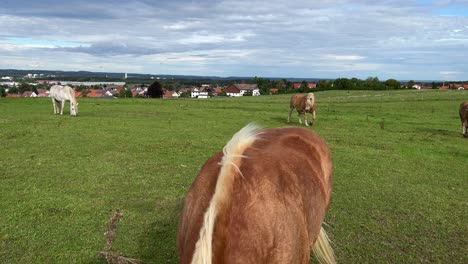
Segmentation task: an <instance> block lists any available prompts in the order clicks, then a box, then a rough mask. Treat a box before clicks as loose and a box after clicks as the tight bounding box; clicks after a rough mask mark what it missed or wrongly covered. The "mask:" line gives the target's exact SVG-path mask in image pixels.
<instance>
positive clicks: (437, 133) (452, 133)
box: [415, 128, 463, 137]
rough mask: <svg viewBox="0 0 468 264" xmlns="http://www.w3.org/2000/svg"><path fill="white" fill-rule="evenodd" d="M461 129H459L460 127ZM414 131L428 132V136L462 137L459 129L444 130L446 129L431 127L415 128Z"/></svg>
mask: <svg viewBox="0 0 468 264" xmlns="http://www.w3.org/2000/svg"><path fill="white" fill-rule="evenodd" d="M460 130H461V129H460ZM415 131H417V132H423V133H430V136H449V137H463V136H462V134H461V131H454V130H446V129H433V128H429V129H428V128H416V129H415Z"/></svg>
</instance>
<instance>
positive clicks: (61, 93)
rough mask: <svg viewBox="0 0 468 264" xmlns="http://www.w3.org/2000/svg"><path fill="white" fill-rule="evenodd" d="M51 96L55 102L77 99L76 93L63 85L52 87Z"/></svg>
mask: <svg viewBox="0 0 468 264" xmlns="http://www.w3.org/2000/svg"><path fill="white" fill-rule="evenodd" d="M50 96H51V97H53V98H54V99H55V100H58V101H63V100H68V101H70V100H72V99H74V98H75V92H74V91H73V89H72V88H71V87H70V86H67V85H65V86H62V85H58V84H56V85H53V86H52V87H50Z"/></svg>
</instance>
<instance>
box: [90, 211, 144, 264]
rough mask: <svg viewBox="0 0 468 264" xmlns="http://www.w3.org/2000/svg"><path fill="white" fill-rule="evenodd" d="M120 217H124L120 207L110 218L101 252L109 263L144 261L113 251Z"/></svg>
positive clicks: (135, 263)
mask: <svg viewBox="0 0 468 264" xmlns="http://www.w3.org/2000/svg"><path fill="white" fill-rule="evenodd" d="M120 218H122V214H121V213H120V210H119V209H116V210H115V213H114V216H112V218H111V219H110V220H109V223H108V224H107V231H106V233H105V236H106V243H105V245H104V251H101V252H99V254H101V255H102V256H104V257H105V258H106V261H107V263H108V264H140V263H143V261H141V260H139V259H132V258H127V257H124V256H122V255H120V254H119V253H117V252H112V250H111V249H112V242H113V241H114V237H115V232H116V230H117V223H118V222H119V220H120Z"/></svg>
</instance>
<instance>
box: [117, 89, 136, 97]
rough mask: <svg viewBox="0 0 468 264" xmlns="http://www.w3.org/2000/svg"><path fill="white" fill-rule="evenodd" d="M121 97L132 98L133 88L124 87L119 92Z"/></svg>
mask: <svg viewBox="0 0 468 264" xmlns="http://www.w3.org/2000/svg"><path fill="white" fill-rule="evenodd" d="M117 96H118V97H119V98H132V97H133V95H132V90H130V89H125V88H124V89H122V90H120V92H119V93H118V94H117Z"/></svg>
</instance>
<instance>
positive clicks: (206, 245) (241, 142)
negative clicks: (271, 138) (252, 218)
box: [191, 124, 260, 264]
mask: <svg viewBox="0 0 468 264" xmlns="http://www.w3.org/2000/svg"><path fill="white" fill-rule="evenodd" d="M259 130H260V127H259V126H257V125H255V124H249V125H247V126H245V127H244V128H242V129H241V130H240V131H239V132H237V133H236V134H235V135H234V136H233V137H232V138H231V140H230V141H229V142H228V143H227V144H226V146H225V147H224V148H223V153H224V155H223V158H222V159H221V161H220V162H219V164H220V165H221V169H220V171H219V175H218V180H217V182H216V187H215V192H214V194H213V197H212V198H211V201H210V205H209V206H208V210H207V211H206V212H205V215H204V217H203V224H202V227H201V229H200V238H199V239H198V241H197V243H196V245H195V250H194V254H193V258H192V262H191V263H192V264H211V262H212V240H213V229H214V225H215V222H216V216H217V215H218V214H219V213H220V212H222V211H223V210H224V209H225V208H226V205H227V204H228V203H229V201H230V198H231V193H232V187H233V183H234V180H235V177H236V175H237V174H241V175H242V172H241V171H240V170H239V166H240V163H241V159H242V158H244V157H245V156H244V155H243V153H244V151H245V150H246V149H247V148H248V147H250V146H251V145H252V144H253V142H254V141H255V140H256V139H257V138H258V135H259Z"/></svg>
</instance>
